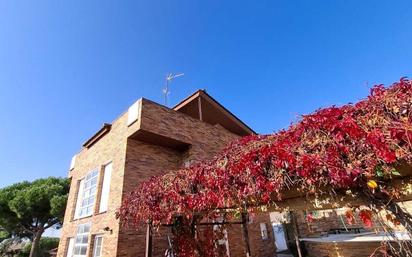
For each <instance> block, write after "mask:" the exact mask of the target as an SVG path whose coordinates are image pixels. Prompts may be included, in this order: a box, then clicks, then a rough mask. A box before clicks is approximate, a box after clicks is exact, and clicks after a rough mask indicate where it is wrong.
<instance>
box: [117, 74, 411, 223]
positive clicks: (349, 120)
mask: <svg viewBox="0 0 412 257" xmlns="http://www.w3.org/2000/svg"><path fill="white" fill-rule="evenodd" d="M411 105H412V82H411V81H409V80H406V79H401V80H400V81H399V82H397V83H394V84H393V85H392V86H390V87H388V88H384V87H382V86H376V87H374V88H373V89H372V90H371V94H370V96H369V97H368V98H367V99H365V100H362V101H360V102H358V103H356V104H354V105H344V106H342V107H334V106H333V107H330V108H324V109H320V110H318V111H316V112H315V113H313V114H310V115H305V116H303V117H302V119H301V121H299V122H298V123H296V124H294V125H292V126H291V127H289V128H288V129H287V130H282V131H280V132H278V133H275V134H271V135H254V136H248V137H245V138H242V139H240V140H238V141H236V142H234V143H232V144H231V145H230V146H228V147H227V148H226V149H225V150H224V151H222V152H221V153H220V154H219V155H218V156H217V157H216V158H215V159H214V160H212V161H209V162H205V163H200V164H197V165H195V166H192V167H190V168H188V169H182V170H178V171H173V172H171V173H168V174H166V175H164V176H160V177H154V178H152V179H150V180H149V181H147V182H145V183H142V184H141V185H140V186H139V187H138V188H137V189H136V190H135V191H134V192H132V193H131V194H130V195H129V196H128V197H126V198H125V200H124V201H123V205H122V207H121V209H120V210H119V212H118V217H119V218H120V219H121V222H122V224H129V225H130V224H132V225H133V224H138V223H139V222H144V221H146V220H152V221H153V222H154V224H160V223H169V222H170V221H171V220H172V218H173V216H175V215H184V216H186V217H191V216H192V215H193V214H195V213H202V214H205V215H207V214H211V213H213V212H214V211H215V210H217V209H219V208H226V207H231V208H248V207H250V206H259V205H265V204H271V203H272V202H275V201H281V200H282V199H283V194H285V193H287V191H288V190H291V189H297V190H299V191H301V192H303V193H308V194H313V193H320V191H319V190H320V188H333V189H353V188H355V189H356V188H364V187H366V183H367V182H368V181H370V180H376V181H380V180H382V179H390V178H391V177H392V176H393V164H394V163H396V162H410V161H411V158H412V145H411V142H412V110H411V109H412V106H411ZM378 171H379V172H378ZM380 186H381V187H383V186H384V184H383V183H382V185H381V184H380ZM361 219H362V221H364V222H365V224H369V219H370V217H369V216H368V213H367V212H363V213H362V217H361Z"/></svg>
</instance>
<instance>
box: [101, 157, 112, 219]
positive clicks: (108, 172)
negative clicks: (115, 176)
mask: <svg viewBox="0 0 412 257" xmlns="http://www.w3.org/2000/svg"><path fill="white" fill-rule="evenodd" d="M112 167H113V165H112V163H109V164H107V165H106V166H104V169H103V173H104V174H103V186H102V196H101V198H100V205H99V212H105V211H107V209H108V207H109V193H110V180H111V179H112Z"/></svg>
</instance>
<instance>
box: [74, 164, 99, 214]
mask: <svg viewBox="0 0 412 257" xmlns="http://www.w3.org/2000/svg"><path fill="white" fill-rule="evenodd" d="M98 179H99V171H98V170H94V171H92V172H89V173H88V174H87V175H86V177H85V178H84V179H82V180H81V181H80V186H79V193H78V196H77V197H78V198H77V204H76V215H75V218H78V219H80V218H84V217H88V216H91V215H93V212H94V205H95V203H96V196H97V187H98V184H99V181H98Z"/></svg>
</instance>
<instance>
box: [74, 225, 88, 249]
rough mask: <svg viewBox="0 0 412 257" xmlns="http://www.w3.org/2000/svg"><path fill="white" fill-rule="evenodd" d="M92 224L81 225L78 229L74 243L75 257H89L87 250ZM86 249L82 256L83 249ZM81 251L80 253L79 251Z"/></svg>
mask: <svg viewBox="0 0 412 257" xmlns="http://www.w3.org/2000/svg"><path fill="white" fill-rule="evenodd" d="M90 227H91V224H90V223H86V224H81V225H79V226H78V227H77V234H76V237H75V241H74V248H73V257H85V256H87V250H88V248H89V237H90ZM82 248H83V249H84V248H85V249H86V251H85V252H84V254H81V249H82ZM77 249H80V252H79V251H77Z"/></svg>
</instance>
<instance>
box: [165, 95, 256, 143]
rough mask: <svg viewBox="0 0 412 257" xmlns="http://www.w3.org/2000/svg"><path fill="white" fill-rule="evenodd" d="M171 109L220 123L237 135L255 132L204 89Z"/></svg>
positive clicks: (210, 122)
mask: <svg viewBox="0 0 412 257" xmlns="http://www.w3.org/2000/svg"><path fill="white" fill-rule="evenodd" d="M173 110H175V111H178V112H182V113H185V114H187V115H189V116H191V117H193V118H195V119H199V120H202V121H204V122H207V123H209V124H212V125H216V124H220V125H221V126H222V127H224V128H226V129H227V130H229V131H230V132H232V133H234V134H237V135H239V136H247V135H251V134H256V132H255V131H253V130H252V129H251V128H250V127H249V126H248V125H246V124H245V123H244V122H243V121H241V120H240V119H239V118H238V117H236V116H235V115H234V114H233V113H231V112H230V111H229V110H228V109H226V108H225V107H224V106H223V105H221V104H220V103H219V102H218V101H216V100H215V99H214V98H213V97H211V96H210V95H209V94H208V93H206V91H205V90H198V91H196V92H195V93H193V94H192V95H191V96H189V97H187V98H186V99H184V100H183V101H181V102H180V103H178V104H177V105H176V106H175V107H173Z"/></svg>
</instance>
